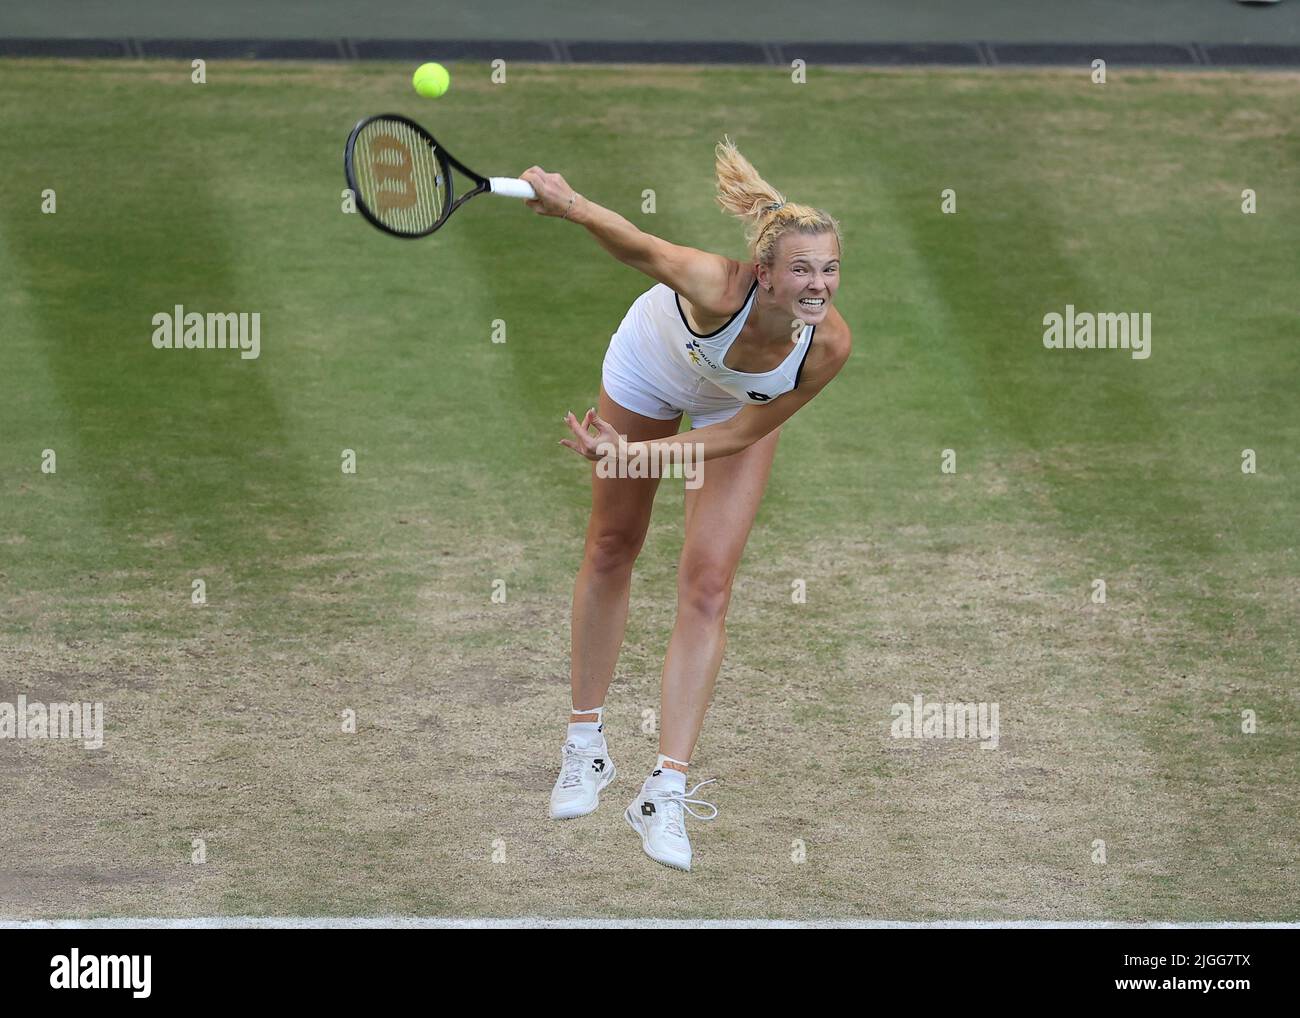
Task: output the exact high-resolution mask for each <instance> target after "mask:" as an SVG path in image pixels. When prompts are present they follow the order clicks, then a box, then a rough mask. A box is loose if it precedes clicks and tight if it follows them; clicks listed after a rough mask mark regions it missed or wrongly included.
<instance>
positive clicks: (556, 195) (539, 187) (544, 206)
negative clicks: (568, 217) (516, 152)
mask: <svg viewBox="0 0 1300 1018" xmlns="http://www.w3.org/2000/svg"><path fill="white" fill-rule="evenodd" d="M519 179H520V180H526V181H528V183H530V184H532V185H533V190H534V191H536V192H537V197H536V198H533V199H530V200H528V201H525V202H524V204H525V205H527V206H528V207H529V208H530V209H532V210H533V211H534V212H536V213H537V214H538V215H539V216H564V215H565V214H566V213H571V212H572V210H573V208H574V207H575V206H576V205H577V204H578V194H577V192H576V191H574V190H573V188H571V187H570V186H569V185H568V182H567V181H566V180H565V179H564V178H563V177H562V176H560V175H559V174H558V173H547V172H546V171H545V170H543V169H542V168H541V167H540V166H530V167H529V168H528V169H526V170H524V172H523V173H521V174H519Z"/></svg>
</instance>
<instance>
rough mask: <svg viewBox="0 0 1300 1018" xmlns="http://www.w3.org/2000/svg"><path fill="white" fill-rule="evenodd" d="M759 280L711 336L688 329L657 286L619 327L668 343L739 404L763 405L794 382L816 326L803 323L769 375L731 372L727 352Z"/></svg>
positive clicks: (670, 294)
mask: <svg viewBox="0 0 1300 1018" xmlns="http://www.w3.org/2000/svg"><path fill="white" fill-rule="evenodd" d="M757 290H758V280H757V279H756V280H754V282H753V285H751V286H750V288H749V296H748V297H746V299H745V306H744V307H742V308H741V309H740V310H739V311H737V312H736V313H735V314H734V315H732V316H731V320H730V321H728V322H727V324H725V325H724V326H722V328H720V329H718V330H717V331H716V332H709V333H699V332H696V331H695V330H694V329H692V328H691V327H690V325H689V324H688V323H687V321H686V314H685V312H684V311H683V310H682V306H681V303H680V302H679V300H678V297H677V294H676V293H675V292H674V291H673V290H672V288H671V287H669V286H668V285H667V284H665V283H656V284H655V285H654V286H652V287H651V288H650V289H649V290H647V291H646V292H645V293H643V294H642V295H641V296H640V297H638V298H637V299H636V301H635V302H634V303H633V305H632V308H631V309H630V310H629V311H628V314H627V317H626V318H625V319H624V321H623V324H622V325H620V326H619V328H620V329H629V328H630V329H632V330H633V331H634V332H635V333H637V334H638V335H636V336H635V337H634V338H636V339H638V340H641V341H642V342H645V343H650V344H660V345H662V344H667V346H668V347H669V349H670V350H671V351H673V353H672V355H673V356H674V357H676V358H677V359H678V360H679V361H680V363H682V364H685V365H686V366H687V367H688V368H690V369H691V371H692V372H694V373H695V374H697V375H700V376H702V377H703V378H706V379H708V380H709V381H710V382H712V383H713V384H714V385H716V386H717V387H718V388H719V389H722V390H723V391H724V392H726V393H728V394H729V395H731V396H734V397H735V398H736V399H738V400H740V401H741V402H744V403H767V402H769V401H770V400H773V399H776V397H777V396H780V395H781V394H782V393H786V392H789V391H790V390H791V389H793V388H795V386H797V385H798V384H799V375H800V374H801V373H802V371H803V363H804V361H805V360H806V359H807V357H808V351H809V350H810V349H812V338H813V333H814V332H815V331H816V330H817V326H816V325H805V326H804V327H803V329H802V330H801V331H800V333H799V338H798V340H797V341H796V342H795V343H793V344H792V345H791V349H790V353H789V354H788V355H787V356H786V358H785V360H783V361H782V362H781V363H780V364H778V365H777V366H776V367H775V368H773V369H772V370H771V371H763V372H749V371H733V370H732V369H731V368H729V367H726V366H725V360H726V356H727V351H728V350H729V349H730V348H731V344H732V343H734V342H735V340H736V337H737V336H739V335H740V330H741V329H742V328H744V326H745V320H746V319H747V318H748V317H749V311H750V308H752V307H753V306H754V294H755V292H756V291H757Z"/></svg>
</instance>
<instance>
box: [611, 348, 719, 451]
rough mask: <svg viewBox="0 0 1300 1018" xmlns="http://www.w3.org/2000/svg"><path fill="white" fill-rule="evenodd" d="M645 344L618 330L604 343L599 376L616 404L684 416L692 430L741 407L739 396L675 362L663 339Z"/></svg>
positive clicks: (659, 416) (659, 415) (663, 417)
mask: <svg viewBox="0 0 1300 1018" xmlns="http://www.w3.org/2000/svg"><path fill="white" fill-rule="evenodd" d="M647 345H648V344H646V343H645V342H644V341H642V342H638V341H637V340H636V339H634V338H631V337H630V336H629V335H628V334H627V333H625V332H622V331H619V332H615V333H614V335H613V337H612V338H611V339H610V341H609V349H608V350H606V351H605V363H604V365H603V367H602V369H601V374H600V380H601V382H602V383H603V384H604V386H605V391H606V392H607V393H609V395H610V398H611V399H612V400H613V401H614V402H615V403H617V404H618V405H619V406H621V407H623V408H624V409H626V410H631V411H632V412H633V413H638V414H641V415H642V416H643V417H653V418H655V419H656V420H660V421H670V420H672V419H673V418H674V417H677V416H679V415H681V414H683V413H684V414H688V415H689V416H690V418H691V427H692V428H704V427H707V426H708V425H710V424H717V423H719V422H721V421H726V420H730V419H731V418H732V417H734V416H735V415H736V414H737V413H739V412H740V410H741V408H742V407H744V405H745V404H744V402H743V401H742V400H738V399H736V397H735V396H732V395H731V394H730V393H728V392H725V391H723V390H722V389H719V388H718V387H717V386H716V385H714V384H713V383H712V382H710V381H709V380H708V379H707V378H705V377H703V376H702V375H697V374H696V373H695V372H693V371H691V369H690V368H688V367H687V366H686V365H685V364H681V363H678V362H677V361H675V360H674V359H673V355H672V351H671V350H669V349H668V348H667V341H665V340H662V339H660V340H658V341H657V342H655V343H654V344H653V345H652V346H651V347H650V349H646V348H645V347H646V346H647Z"/></svg>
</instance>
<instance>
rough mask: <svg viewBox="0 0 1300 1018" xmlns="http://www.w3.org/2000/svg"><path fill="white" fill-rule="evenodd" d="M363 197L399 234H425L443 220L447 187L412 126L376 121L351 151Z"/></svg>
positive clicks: (432, 154)
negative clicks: (440, 219)
mask: <svg viewBox="0 0 1300 1018" xmlns="http://www.w3.org/2000/svg"><path fill="white" fill-rule="evenodd" d="M353 167H354V172H355V176H356V178H357V186H358V188H359V189H360V191H361V194H360V195H359V197H360V199H361V201H362V202H364V203H365V206H366V208H368V209H369V210H370V212H371V213H372V214H373V215H374V216H375V217H376V218H377V219H379V220H380V221H381V222H383V223H384V224H385V225H386V226H388V227H390V228H391V229H394V230H397V231H399V232H401V233H410V234H418V233H423V232H424V231H426V230H428V229H429V228H430V227H432V226H433V225H434V223H436V222H437V221H438V220H439V218H441V216H442V210H443V208H444V207H445V206H446V204H447V188H448V181H447V180H446V177H445V175H444V174H443V171H442V165H441V163H440V162H439V160H438V157H437V154H436V153H435V152H434V150H433V147H432V146H431V145H430V144H429V142H428V140H427V139H426V138H425V137H424V136H423V135H421V134H420V133H419V132H418V131H416V130H414V129H413V128H412V127H411V126H410V125H408V124H404V123H401V122H400V121H393V120H376V121H374V122H372V123H370V124H368V125H367V126H366V127H365V128H363V129H362V132H361V134H360V135H359V136H358V137H357V140H356V144H355V146H354V148H353Z"/></svg>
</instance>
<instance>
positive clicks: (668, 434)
mask: <svg viewBox="0 0 1300 1018" xmlns="http://www.w3.org/2000/svg"><path fill="white" fill-rule="evenodd" d="M716 158H717V179H718V194H717V200H718V202H719V204H720V205H721V206H722V208H723V210H725V211H726V212H729V213H731V214H732V215H735V216H737V217H739V218H740V219H742V220H743V221H744V223H745V225H746V231H745V239H746V241H747V244H748V247H749V251H750V258H749V260H748V261H747V262H739V261H736V260H735V259H733V258H727V257H724V256H722V255H717V254H710V253H708V252H705V251H697V250H695V249H694V248H689V247H681V246H678V245H676V244H671V243H669V242H668V241H665V240H661V239H660V238H658V237H655V236H653V235H651V234H649V233H646V232H644V231H642V230H640V229H638V228H637V227H636V226H634V225H632V223H630V222H628V221H627V220H626V219H624V218H623V217H622V216H620V215H618V213H616V212H613V211H611V210H609V209H606V208H602V207H601V206H600V205H597V204H596V203H595V202H593V201H591V200H589V199H588V198H586V197H584V196H582V195H580V194H578V193H577V192H575V191H574V190H573V188H571V187H570V186H569V185H568V183H566V182H565V180H564V178H563V177H562V176H560V175H559V174H558V173H547V172H545V171H544V170H543V169H542V168H541V167H539V166H533V167H531V168H530V169H528V170H527V171H525V172H524V173H523V174H522V176H523V179H524V180H527V181H528V182H529V183H530V184H531V185H532V186H533V188H534V190H535V191H536V192H537V198H536V199H534V200H532V201H529V202H527V204H528V206H529V207H530V208H532V209H533V210H534V211H536V212H538V213H539V214H541V215H545V216H555V217H557V218H561V219H567V220H569V221H570V222H574V223H577V224H578V225H580V226H582V227H584V228H585V229H586V230H587V231H588V232H590V233H591V235H592V236H593V237H595V238H596V241H597V242H598V243H599V244H600V245H601V247H603V248H604V249H605V250H606V251H608V252H609V253H610V254H612V255H613V256H614V257H615V258H617V259H618V260H619V261H621V262H623V263H625V264H627V265H630V266H631V267H632V268H634V269H639V270H640V271H641V272H644V273H645V274H646V275H647V276H649V277H650V278H651V279H654V280H656V281H657V282H656V284H655V285H654V286H652V287H651V288H650V289H649V290H647V291H646V292H645V293H643V294H641V296H640V297H638V298H637V299H636V300H635V301H634V302H633V304H632V306H631V308H630V309H629V310H628V312H627V314H626V316H624V318H623V322H622V324H621V325H620V326H619V327H618V330H617V331H616V332H615V333H614V335H613V337H612V339H611V341H610V344H609V349H608V351H607V353H606V354H605V361H604V369H603V372H602V376H601V386H600V405H599V408H592V409H591V410H588V411H587V413H586V415H585V416H584V417H583V418H582V419H581V420H579V419H578V418H576V417H575V416H574V415H573V414H572V413H568V414H566V415H565V418H564V419H565V421H566V422H567V424H568V426H569V428H570V430H571V432H572V437H571V438H569V439H564V440H562V441H561V444H563V445H566V446H568V447H569V448H570V449H572V450H574V451H575V452H577V453H579V454H580V455H582V456H585V457H586V458H587V459H589V460H593V461H596V460H598V459H600V458H601V456H602V454H603V451H604V450H605V449H608V448H610V447H616V446H617V444H618V442H619V439H620V437H622V438H623V439H624V440H625V441H626V443H627V447H626V448H627V454H628V456H629V458H631V457H632V456H635V455H638V454H640V455H643V456H646V457H647V460H648V462H651V463H658V462H661V461H662V460H663V458H664V457H665V455H667V456H681V455H682V454H683V452H684V447H685V446H686V445H687V444H688V443H690V444H693V451H695V452H696V453H697V458H698V457H699V456H700V455H702V458H703V463H702V470H701V473H702V484H700V485H699V486H698V487H689V486H688V487H687V489H686V507H685V517H686V535H685V543H684V544H683V546H682V555H681V561H680V563H679V565H678V572H677V619H676V624H675V625H674V627H673V631H672V636H671V638H670V639H669V641H668V652H667V655H666V656H665V659H664V666H663V678H662V686H661V698H662V704H661V713H660V717H661V728H660V736H659V756H658V759H657V761H656V762H655V765H654V767H653V769H652V771H651V773H650V776H649V777H648V778H647V779H646V780H645V782H644V783H643V784H642V786H641V790H640V792H638V794H637V796H636V798H635V799H633V801H632V803H631V805H629V806H628V808H627V810H626V812H625V814H624V816H625V818H626V819H627V822H628V823H629V824H630V825H631V827H632V829H633V830H634V831H636V832H637V834H638V835H640V837H641V846H642V848H643V849H644V851H645V853H646V854H647V855H649V856H650V857H651V858H652V859H655V860H656V861H658V862H661V863H664V864H666V865H668V866H673V867H676V868H678V869H682V870H689V869H690V868H691V845H690V841H689V839H688V838H687V836H686V824H685V817H684V815H683V809H685V810H686V811H687V812H689V813H690V814H691V815H692V816H694V817H696V818H697V819H701V820H711V819H713V818H714V817H715V816H717V812H718V811H717V807H716V806H714V805H713V804H712V803H708V802H705V801H704V800H702V799H696V798H693V796H694V795H695V793H696V792H697V791H698V790H699V789H700V787H701V786H702V785H706V784H709V782H710V781H712V780H714V779H709V781H703V782H700V783H699V784H697V785H696V786H695V787H694V788H692V789H690V791H689V792H688V791H687V789H686V784H687V782H686V775H687V768H688V767H689V761H690V758H691V754H692V753H693V752H694V751H695V744H696V740H697V739H698V738H699V734H700V728H701V726H702V725H703V723H704V714H705V711H706V710H707V709H708V706H709V702H710V700H711V698H712V696H713V685H714V681H715V679H716V678H717V675H718V668H719V666H720V665H721V663H722V651H723V647H724V646H725V645H726V631H725V628H724V621H725V618H726V614H727V606H728V602H729V600H730V597H731V583H732V580H733V579H734V578H735V575H736V569H737V567H738V565H739V563H740V557H741V553H742V552H743V551H744V548H745V541H746V539H747V538H748V536H749V531H750V527H751V526H752V525H753V522H754V514H755V513H756V512H757V510H758V505H759V502H760V501H761V499H762V497H763V490H764V488H765V486H766V485H767V478H768V474H769V472H770V471H771V467H772V457H773V455H774V454H775V452H776V444H777V439H778V437H779V436H780V433H781V425H782V424H783V423H784V422H785V421H786V420H788V419H789V418H790V416H791V415H792V414H794V412H795V411H796V410H798V409H799V408H800V407H801V406H803V405H804V404H806V403H807V402H808V401H809V400H811V399H812V398H813V397H814V396H816V395H817V393H819V392H821V390H822V389H823V388H824V387H825V386H826V384H827V383H828V382H829V381H830V380H831V379H832V378H834V377H835V375H836V374H837V373H838V372H839V370H840V368H842V367H843V366H844V362H845V360H846V359H847V358H848V356H849V346H850V337H849V329H848V326H847V325H846V324H845V322H844V319H843V318H842V317H841V316H840V314H839V312H838V310H836V308H835V307H834V300H835V292H836V290H837V289H838V288H839V282H840V275H839V268H840V231H839V224H838V223H837V222H836V221H835V220H834V219H832V218H831V216H829V215H828V214H827V213H825V212H823V211H821V210H820V209H816V208H811V207H809V206H807V205H799V204H796V203H794V202H788V201H786V200H785V198H784V197H783V196H782V195H781V194H780V193H779V192H777V191H776V190H775V189H774V188H773V187H772V186H771V185H770V184H768V183H767V182H766V181H764V180H763V179H762V178H761V177H760V176H759V175H758V172H757V171H756V170H755V169H754V167H753V166H752V165H751V164H750V162H749V161H748V160H747V159H746V158H745V157H744V156H743V155H741V154H740V152H739V151H738V150H737V149H736V146H735V144H734V143H733V142H732V141H731V140H730V139H729V138H724V140H723V141H722V142H720V143H719V144H718V146H717V150H716ZM683 414H688V415H690V418H691V428H690V430H688V431H684V432H681V433H680V434H679V433H678V426H679V425H680V424H681V419H682V415H683ZM593 429H594V433H593ZM605 443H608V445H605ZM673 462H679V460H673ZM658 485H659V479H658V478H657V477H637V476H632V477H628V476H609V471H603V472H600V473H598V471H597V468H596V466H595V465H593V467H592V477H591V518H590V521H589V523H588V525H587V539H586V548H585V551H584V554H583V560H582V566H581V568H580V569H579V570H578V578H577V584H576V586H575V588H574V593H573V619H572V659H571V682H572V687H573V712H572V713H571V714H570V716H569V729H568V735H567V737H566V739H565V742H564V747H563V749H562V751H561V760H562V763H561V769H560V776H559V778H558V779H557V780H556V783H555V788H554V790H553V791H552V793H551V816H553V817H555V818H557V819H565V818H570V817H578V816H585V815H586V814H588V813H591V812H593V811H594V810H595V809H596V807H597V806H598V805H599V804H600V792H601V790H602V789H604V788H605V787H606V786H607V785H608V784H609V783H610V782H611V781H613V780H614V776H615V773H616V772H615V768H614V762H613V760H612V759H610V754H609V746H608V745H607V743H606V741H605V734H604V718H603V715H604V709H605V694H606V691H607V690H608V689H609V686H610V682H611V681H612V679H613V676H614V667H615V664H616V662H617V661H618V654H619V650H620V648H621V647H622V645H623V634H624V628H625V626H626V624H627V612H628V592H629V588H630V584H631V578H632V565H633V563H634V562H635V561H636V557H637V553H638V552H639V551H640V550H641V545H642V543H643V542H644V540H645V535H646V530H647V528H648V526H649V523H650V512H651V509H652V507H653V504H654V497H655V491H656V489H657V488H658ZM693 806H701V807H705V808H707V809H709V810H712V813H708V814H704V813H699V812H696V810H695V809H693V808H692V807H693Z"/></svg>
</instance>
